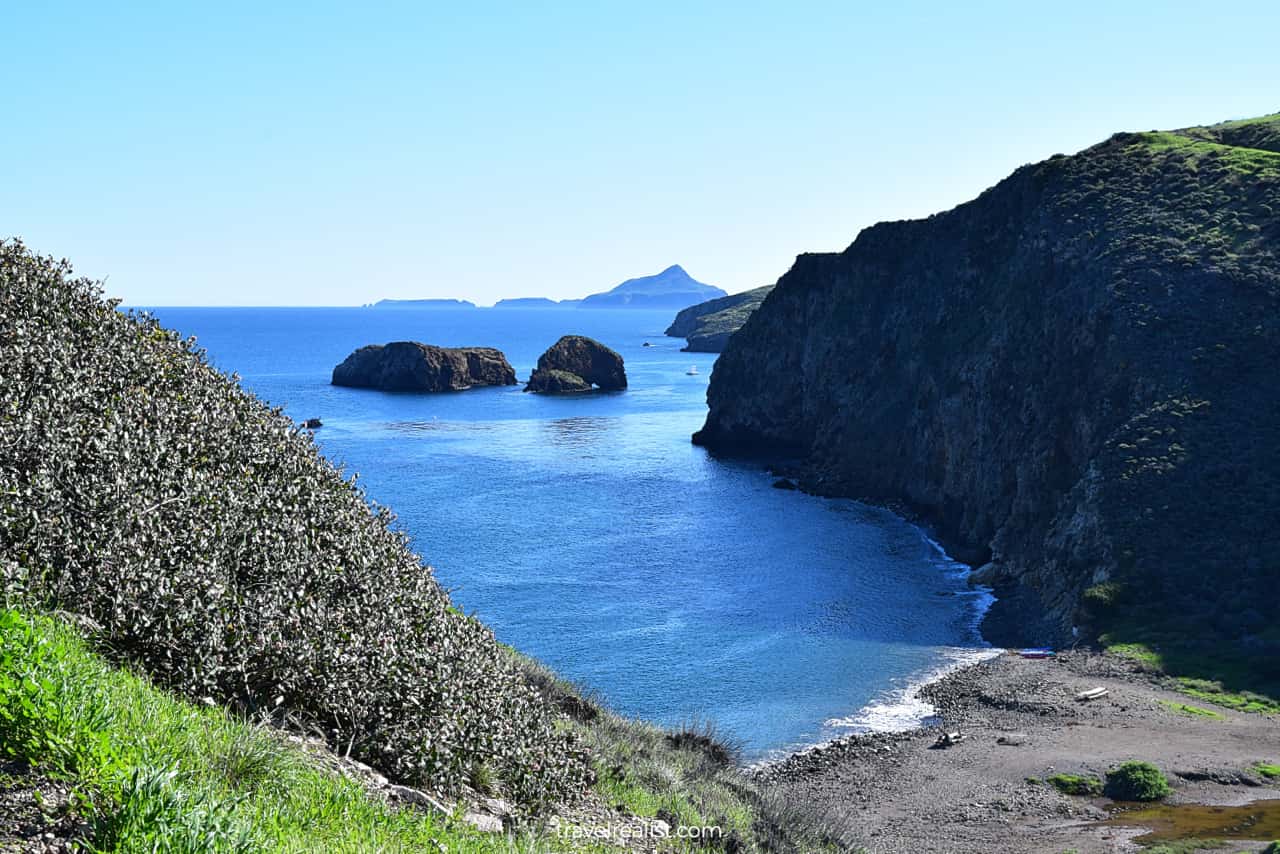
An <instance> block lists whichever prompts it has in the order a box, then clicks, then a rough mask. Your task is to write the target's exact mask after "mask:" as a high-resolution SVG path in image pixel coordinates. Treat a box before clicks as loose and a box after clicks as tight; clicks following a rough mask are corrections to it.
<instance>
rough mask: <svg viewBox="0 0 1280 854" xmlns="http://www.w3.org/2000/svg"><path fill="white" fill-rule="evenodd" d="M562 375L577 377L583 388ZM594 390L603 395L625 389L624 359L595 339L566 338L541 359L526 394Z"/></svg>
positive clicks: (570, 336)
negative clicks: (601, 392)
mask: <svg viewBox="0 0 1280 854" xmlns="http://www.w3.org/2000/svg"><path fill="white" fill-rule="evenodd" d="M562 374H568V375H571V376H573V377H576V378H577V379H579V380H581V384H580V383H576V382H574V381H573V380H572V379H570V378H569V377H566V376H561V375H562ZM584 386H585V387H584ZM591 386H595V387H596V388H599V389H600V390H601V391H619V390H621V389H624V388H626V387H627V372H626V369H625V368H624V367H623V364H622V356H620V355H618V353H617V352H615V351H613V350H611V349H609V348H608V347H606V346H605V345H603V344H601V343H600V342H599V341H596V340H594V339H591V338H587V337H586V336H583V335H566V336H564V337H563V338H561V339H560V340H559V341H557V342H556V343H555V344H553V345H552V346H551V347H550V349H548V350H547V352H545V353H543V354H542V355H541V356H539V357H538V367H537V369H536V370H534V372H533V375H532V376H530V377H529V385H528V386H527V387H526V388H525V391H538V392H564V391H587V390H589V389H590V388H591Z"/></svg>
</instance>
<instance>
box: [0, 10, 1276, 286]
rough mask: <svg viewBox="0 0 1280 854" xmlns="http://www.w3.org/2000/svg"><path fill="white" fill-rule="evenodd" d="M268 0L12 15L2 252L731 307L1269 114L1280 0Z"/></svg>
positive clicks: (119, 265) (245, 282)
mask: <svg viewBox="0 0 1280 854" xmlns="http://www.w3.org/2000/svg"><path fill="white" fill-rule="evenodd" d="M267 5H268V4H237V3H217V4H164V5H161V4H155V5H149V4H143V3H134V4H128V9H127V11H121V10H119V9H108V8H107V6H108V4H101V3H84V4H70V3H67V4H60V3H23V4H13V5H12V6H11V7H10V8H8V9H6V12H5V29H6V31H7V32H6V39H5V41H6V44H5V48H4V50H3V51H0V81H3V86H0V108H2V109H3V115H4V117H5V127H4V132H3V133H2V134H0V164H3V166H2V167H0V202H3V203H2V204H0V234H2V235H18V236H21V237H23V238H24V239H25V240H26V241H27V243H28V244H29V245H30V246H31V247H32V248H34V249H36V250H38V251H40V252H43V253H48V254H53V255H58V256H66V257H69V258H71V259H72V260H73V261H74V262H75V264H76V267H77V269H78V271H79V272H81V273H83V274H86V275H90V276H93V277H95V278H103V277H106V278H107V290H108V292H109V293H111V294H113V295H116V296H120V297H123V298H124V299H125V300H126V301H127V302H129V303H131V304H137V305H184V304H185V305H219V304H229V305H352V304H359V303H364V302H370V301H373V300H375V299H378V298H380V297H432V296H435V297H444V296H450V297H464V298H470V299H473V300H475V301H477V302H480V303H489V302H492V301H493V300H495V299H497V298H500V297H507V296H510V297H514V296H535V295H536V296H552V297H566V296H581V295H583V294H585V293H589V292H592V291H599V290H603V289H606V288H608V287H611V286H613V285H614V284H616V283H617V282H619V281H621V280H623V279H626V278H629V277H631V276H637V275H643V274H647V273H653V272H656V271H658V270H660V269H662V268H664V267H666V266H667V265H669V264H672V263H680V264H682V265H684V266H685V268H686V269H688V270H689V272H690V273H691V274H693V275H694V276H695V277H696V278H698V279H700V280H702V281H705V282H708V283H711V284H716V285H720V286H721V287H724V288H726V289H727V290H730V291H738V290H744V289H746V288H750V287H755V286H757V285H760V284H766V283H769V282H772V281H773V280H775V279H776V278H777V277H778V276H779V275H781V274H782V273H783V272H785V271H786V270H787V268H788V267H789V266H790V265H791V262H792V260H793V259H794V257H795V256H796V255H797V254H799V253H801V252H806V251H826V250H839V249H842V248H844V247H845V246H847V245H848V244H849V242H850V241H852V239H853V237H854V235H855V234H856V233H857V232H858V231H859V230H860V229H861V228H863V227H865V226H867V225H870V224H872V223H874V222H876V221H879V220H884V219H900V218H905V217H919V216H924V215H927V214H929V213H931V212H933V211H936V210H940V209H944V208H948V207H952V206H954V205H955V204H957V203H959V202H961V201H964V200H966V199H969V198H971V197H973V196H974V195H976V194H977V193H979V192H981V191H982V190H983V189H984V188H986V187H988V186H990V185H991V184H993V183H995V182H996V181H998V180H999V179H1000V178H1002V177H1003V176H1005V175H1006V174H1008V173H1009V172H1010V171H1011V170H1013V169H1014V168H1016V167H1017V166H1019V165H1020V164H1023V163H1026V162H1030V161H1034V160H1039V159H1042V158H1044V157H1047V156H1049V155H1051V154H1053V153H1055V152H1059V151H1062V152H1071V151H1076V150H1079V149H1080V148H1083V147H1086V146H1088V145H1090V144H1092V143H1094V142H1097V141H1100V140H1102V139H1104V138H1106V137H1107V136H1108V135H1109V134H1111V133H1112V132H1114V131H1118V130H1146V129H1151V128H1170V127H1181V126H1185V125H1188V124H1199V123H1205V122H1211V121H1215V120H1221V119H1227V118H1238V117H1243V116H1249V115H1259V114H1263V113H1268V112H1274V111H1277V110H1280V51H1278V50H1277V48H1276V34H1277V33H1278V32H1280V4H1277V3H1275V2H1274V0H1272V2H1267V3H1262V2H1235V3H1231V4H1205V3H1202V2H1199V3H1180V2H1163V3H1137V2H1133V3H1129V2H1116V0H1111V2H1106V3H1089V2H1070V3H1058V4H1047V3H1046V4H1028V3H1025V2H1020V3H983V2H968V3H951V2H947V3H894V4H889V3H882V4H874V5H871V4H866V5H865V6H864V4H856V3H850V2H847V0H846V2H832V3H802V2H797V3H776V4H757V3H749V2H733V3H690V2H682V3H662V2H647V3H643V4H639V3H637V4H622V3H554V4H551V3H547V4H542V3H532V2H528V3H511V4H490V3H467V4H431V3H404V4H378V3H370V4H354V3H349V4H327V3H306V4H301V3H299V4H288V3H279V4H275V5H274V7H273V8H271V9H269V10H265V11H264V9H263V8H259V7H260V6H263V7H265V6H267ZM1033 6H1035V7H1038V8H1036V9H1033V8H1032V7H1033ZM464 7H465V8H464ZM860 7H861V8H860Z"/></svg>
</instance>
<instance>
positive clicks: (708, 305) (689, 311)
mask: <svg viewBox="0 0 1280 854" xmlns="http://www.w3.org/2000/svg"><path fill="white" fill-rule="evenodd" d="M772 290H773V285H765V286H764V287H762V288H755V289H754V290H750V291H744V292H743V293H740V294H730V295H729V296H727V297H720V298H718V299H713V300H707V301H706V302H703V303H698V304H697V305H691V306H689V307H688V308H686V309H683V310H682V311H681V312H680V313H679V314H677V315H676V319H675V320H674V321H672V323H671V325H670V326H668V327H667V331H666V332H665V333H664V334H665V335H667V336H668V337H670V338H684V339H686V340H687V344H686V346H685V347H684V349H685V351H686V352H689V353H719V352H721V351H723V350H724V347H725V345H726V344H728V343H729V336H730V335H732V334H733V333H735V332H737V331H738V330H739V329H741V328H742V324H744V323H746V322H747V318H748V317H750V316H751V313H752V312H754V311H755V310H756V309H757V308H759V307H760V303H762V302H764V298H765V297H767V296H768V295H769V293H770V291H772Z"/></svg>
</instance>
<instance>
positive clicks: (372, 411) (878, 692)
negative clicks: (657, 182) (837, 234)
mask: <svg viewBox="0 0 1280 854" xmlns="http://www.w3.org/2000/svg"><path fill="white" fill-rule="evenodd" d="M152 311H153V313H154V314H155V315H156V316H157V318H158V319H159V320H160V322H161V323H163V324H164V325H166V326H168V327H170V328H173V329H175V330H177V331H179V332H180V333H182V334H184V335H195V336H196V337H197V340H198V344H199V346H201V347H203V348H205V349H206V350H207V351H208V354H209V358H210V360H211V362H212V363H213V364H214V365H216V366H217V367H218V368H220V369H221V370H223V371H225V372H228V373H231V372H235V373H237V374H239V375H240V376H241V377H242V380H243V384H244V386H245V387H247V388H248V389H249V390H251V391H253V392H254V393H255V394H257V395H258V396H259V397H260V398H262V399H264V400H265V401H267V402H269V403H270V404H272V405H275V406H282V407H284V409H285V411H286V412H287V413H288V414H289V415H290V416H292V417H293V418H294V420H295V421H297V422H299V423H300V422H302V421H303V420H305V419H308V418H320V419H322V421H323V423H324V427H322V428H321V429H319V430H318V431H317V432H316V439H317V441H318V443H319V444H320V446H321V448H322V450H323V451H324V453H325V454H326V456H328V457H329V458H330V459H332V460H333V461H335V462H336V463H340V464H343V465H345V466H346V469H347V472H348V473H349V474H351V473H359V477H360V482H361V484H362V485H363V486H364V488H365V489H366V490H367V491H368V493H369V496H370V498H372V499H373V500H374V501H376V502H377V503H379V504H380V505H383V506H387V507H390V508H391V509H392V510H394V511H395V513H396V514H397V516H398V517H399V522H398V525H399V526H400V527H401V528H402V529H403V530H404V531H405V532H406V533H407V534H408V535H409V536H410V538H411V540H412V543H413V546H414V548H415V549H416V550H417V551H419V552H420V553H421V554H422V556H423V558H424V560H425V561H426V562H428V563H430V564H431V565H432V566H433V567H435V570H436V573H437V576H438V578H439V579H440V580H441V582H442V584H443V585H444V586H445V587H447V588H449V589H451V590H452V591H453V593H452V596H453V599H454V601H455V602H456V603H457V604H458V606H459V607H461V608H463V609H465V610H466V611H467V612H469V613H474V614H475V615H476V616H478V617H479V618H480V619H482V620H484V621H485V622H486V623H487V624H488V625H490V626H492V627H493V629H494V631H495V632H496V633H497V636H498V638H499V640H501V641H503V642H505V643H508V644H511V645H512V646H514V647H515V648H517V649H519V650H520V651H522V652H525V653H528V654H530V655H533V656H535V657H537V658H539V659H541V660H542V661H544V662H546V663H547V664H548V665H550V666H551V667H552V668H554V669H555V670H556V671H557V672H558V673H559V674H561V675H563V676H564V677H566V678H568V679H571V680H574V681H576V682H578V683H580V684H581V685H583V686H584V687H585V688H586V689H587V690H588V691H590V692H595V693H596V694H598V696H599V697H600V698H601V699H602V700H604V701H605V702H606V703H607V704H608V705H610V706H612V707H613V708H615V709H616V710H618V711H619V712H622V713H625V714H628V715H634V716H637V717H642V718H646V719H650V720H653V721H655V722H659V723H664V724H679V723H684V722H689V721H693V720H698V721H707V722H710V723H712V724H714V725H715V726H716V727H717V729H719V730H720V731H722V732H723V733H725V734H727V735H729V736H731V737H732V738H733V739H734V740H736V741H737V742H739V743H740V744H741V745H742V746H743V750H744V757H745V758H746V759H748V760H753V761H754V760H760V759H764V758H769V757H772V756H776V755H778V754H780V753H782V752H785V751H789V750H793V749H797V748H801V747H804V746H806V745H810V744H814V743H819V742H823V741H827V740H829V739H832V738H837V737H839V736H842V735H846V734H849V733H855V732H859V731H866V730H869V729H906V728H909V727H912V726H914V725H916V724H918V723H919V721H920V719H921V716H922V715H924V714H927V713H928V711H929V709H928V707H927V706H925V705H923V704H922V703H921V702H919V701H918V700H915V699H914V696H913V695H914V688H915V687H916V686H918V685H919V684H920V683H921V682H922V681H923V680H926V679H928V678H932V677H936V676H938V675H940V674H941V673H942V672H945V671H946V670H948V669H950V668H953V667H954V666H956V665H958V664H961V663H964V662H968V661H972V660H975V659H976V658H979V657H981V656H983V655H984V654H986V649H985V647H986V645H985V644H984V643H983V641H982V640H981V638H980V637H979V636H978V634H977V631H976V628H975V626H976V623H977V620H978V618H979V617H980V616H981V613H982V610H983V609H984V608H985V606H986V604H988V603H989V597H988V596H987V595H986V594H984V593H982V592H975V591H973V590H971V589H970V588H969V587H968V585H967V583H966V575H967V567H964V566H963V565H961V564H958V563H955V562H954V561H951V560H950V559H948V558H947V557H946V556H945V555H944V554H942V553H941V550H940V549H938V548H937V547H936V546H935V545H934V544H933V543H931V542H930V541H929V539H928V538H927V537H926V536H925V535H924V534H923V533H922V532H921V531H920V530H919V529H918V528H917V527H915V526H914V525H912V524H910V523H908V522H906V521H904V520H902V519H900V518H899V517H897V516H894V515H893V514H892V513H889V512H888V511H885V510H882V509H878V508H873V507H869V506H867V505H864V504H860V503H858V502H855V501H851V500H846V499H834V500H833V499H824V498H818V497H815V496H811V495H807V494H804V493H801V492H796V491H784V490H777V489H773V488H772V478H771V477H770V476H769V475H768V474H767V473H766V472H764V471H763V470H761V469H760V468H759V466H758V465H754V464H749V463H739V462H732V461H723V460H717V459H715V458H713V457H711V456H710V455H709V454H708V453H707V452H706V451H705V450H704V449H702V448H699V447H695V446H693V445H691V444H690V442H689V436H690V434H692V433H693V432H694V431H696V430H697V429H698V428H699V427H700V426H701V425H702V423H703V421H704V419H705V417H706V412H707V409H706V402H705V394H706V384H707V381H708V378H709V376H710V374H711V371H712V365H713V364H714V361H715V356H714V354H697V353H694V354H690V353H682V352H679V348H680V347H681V346H682V343H683V342H680V341H678V340H675V339H671V338H665V337H663V334H662V333H663V330H664V329H665V328H666V327H667V325H668V324H669V323H670V322H671V319H672V313H671V312H669V311H647V310H636V309H631V310H619V311H613V310H599V311H593V312H582V311H572V310H564V309H559V310H558V309H538V310H521V309H512V310H507V311H501V312H494V311H468V312H457V311H432V310H414V311H399V312H375V311H369V310H364V309H346V308H334V309H284V308H281V309H261V308H244V309H231V308H217V309H204V308H158V309H153V310H152ZM569 333H580V334H584V335H589V336H591V337H593V338H596V339H597V340H599V341H601V342H603V343H604V344H606V345H608V346H610V347H612V348H614V349H616V350H617V351H618V352H619V353H621V354H622V355H623V357H624V358H625V360H626V369H627V375H628V380H629V389H628V390H627V391H626V392H621V393H610V394H592V395H588V396H584V397H573V398H556V397H544V396H540V395H528V394H523V393H522V392H521V391H520V389H519V387H518V386H513V387H499V388H486V389H475V390H471V391H467V392H460V393H445V394H427V395H421V394H396V393H386V392H379V391H371V390H367V389H351V388H337V387H333V386H331V385H330V384H329V378H330V374H331V372H332V370H333V367H334V366H335V365H336V364H338V363H339V362H341V361H342V360H343V358H344V357H345V356H347V354H349V353H351V352H352V351H353V350H355V349H356V348H358V347H360V346H363V345H366V344H380V343H386V342H390V341H397V340H416V341H422V342H425V343H430V344H435V345H439V346H444V347H462V346H488V347H496V348H499V349H501V350H502V351H503V352H504V353H505V355H506V357H507V358H508V359H509V360H510V362H511V364H512V366H513V367H514V368H515V370H516V374H517V376H518V377H519V378H520V379H522V380H523V379H524V378H526V377H527V376H528V375H529V372H530V370H531V369H532V367H533V365H534V362H535V361H536V359H537V357H538V355H539V354H540V353H541V352H542V351H543V350H545V349H546V347H548V346H549V345H550V344H552V343H554V342H555V341H556V340H557V339H558V338H559V337H560V336H561V335H563V334H569ZM646 342H648V343H649V344H651V345H652V346H648V347H646V346H644V345H645V343H646ZM691 366H693V367H696V369H697V373H696V375H693V376H690V375H689V374H688V371H689V369H690V367H691Z"/></svg>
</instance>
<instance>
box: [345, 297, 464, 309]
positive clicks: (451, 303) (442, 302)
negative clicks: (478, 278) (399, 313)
mask: <svg viewBox="0 0 1280 854" xmlns="http://www.w3.org/2000/svg"><path fill="white" fill-rule="evenodd" d="M475 307H476V304H475V303H473V302H469V301H467V300H464V299H380V300H378V301H377V302H375V303H374V304H373V305H371V306H370V308H397V309H405V308H452V309H461V308H475Z"/></svg>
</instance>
